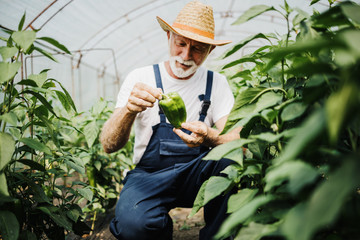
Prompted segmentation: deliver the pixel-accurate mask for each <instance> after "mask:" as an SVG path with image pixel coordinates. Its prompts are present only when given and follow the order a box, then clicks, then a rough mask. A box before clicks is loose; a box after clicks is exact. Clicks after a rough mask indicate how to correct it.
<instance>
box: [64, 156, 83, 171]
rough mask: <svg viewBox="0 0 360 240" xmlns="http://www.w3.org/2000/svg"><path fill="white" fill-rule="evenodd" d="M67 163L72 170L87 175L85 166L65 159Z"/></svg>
mask: <svg viewBox="0 0 360 240" xmlns="http://www.w3.org/2000/svg"><path fill="white" fill-rule="evenodd" d="M65 163H66V164H67V165H69V166H70V167H71V168H72V169H74V170H75V171H77V172H78V173H81V174H84V173H85V167H84V165H83V164H79V163H78V162H74V161H72V160H69V159H65Z"/></svg>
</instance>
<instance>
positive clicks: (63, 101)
mask: <svg viewBox="0 0 360 240" xmlns="http://www.w3.org/2000/svg"><path fill="white" fill-rule="evenodd" d="M55 93H56V96H57V98H58V99H59V100H60V102H61V105H63V107H64V109H65V110H66V111H67V112H69V110H70V109H71V105H70V104H69V102H68V100H67V96H66V95H65V94H64V93H63V92H61V91H57V90H55Z"/></svg>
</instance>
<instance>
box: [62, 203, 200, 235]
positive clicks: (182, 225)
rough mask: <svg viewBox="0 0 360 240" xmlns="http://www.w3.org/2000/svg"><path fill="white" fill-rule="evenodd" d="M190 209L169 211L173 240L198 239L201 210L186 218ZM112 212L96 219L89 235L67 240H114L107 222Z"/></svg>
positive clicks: (111, 216)
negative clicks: (172, 226) (172, 227)
mask: <svg viewBox="0 0 360 240" xmlns="http://www.w3.org/2000/svg"><path fill="white" fill-rule="evenodd" d="M190 212H191V208H175V209H173V210H171V211H170V213H169V214H170V216H171V218H172V219H173V225H174V233H173V240H196V239H198V238H199V231H200V229H201V228H202V227H203V226H204V225H205V223H204V219H203V211H202V209H201V210H200V211H199V212H198V213H197V214H195V216H193V217H192V218H188V215H189V214H190ZM113 216H114V214H113V211H110V212H109V213H107V214H104V215H101V216H99V217H98V218H97V221H96V223H95V226H94V231H93V232H92V233H91V234H89V235H84V236H82V237H80V236H71V235H69V236H68V237H67V239H68V240H80V239H85V240H95V239H96V240H116V239H115V238H114V237H113V235H112V234H111V233H110V231H109V222H110V220H111V219H112V218H113Z"/></svg>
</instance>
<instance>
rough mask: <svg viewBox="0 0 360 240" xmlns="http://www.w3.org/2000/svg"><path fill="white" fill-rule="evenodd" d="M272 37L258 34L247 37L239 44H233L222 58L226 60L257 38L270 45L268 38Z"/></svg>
mask: <svg viewBox="0 0 360 240" xmlns="http://www.w3.org/2000/svg"><path fill="white" fill-rule="evenodd" d="M270 37H272V36H270V35H265V34H263V33H258V34H255V35H253V36H249V37H247V38H245V39H243V40H242V41H241V42H239V43H237V44H235V45H234V46H233V47H232V48H230V49H229V50H227V51H226V52H225V53H224V55H223V56H222V58H227V57H229V56H230V55H232V54H234V53H235V52H237V51H239V50H240V49H241V48H242V47H244V46H245V45H246V44H248V43H249V42H251V41H253V40H255V39H258V38H262V39H266V40H268V41H269V42H270V43H271V41H270V40H269V38H270Z"/></svg>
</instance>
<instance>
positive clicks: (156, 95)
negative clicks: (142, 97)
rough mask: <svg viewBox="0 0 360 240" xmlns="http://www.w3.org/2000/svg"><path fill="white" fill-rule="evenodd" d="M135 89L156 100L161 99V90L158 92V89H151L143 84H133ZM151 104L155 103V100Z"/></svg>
mask: <svg viewBox="0 0 360 240" xmlns="http://www.w3.org/2000/svg"><path fill="white" fill-rule="evenodd" d="M135 87H136V88H138V89H139V90H141V91H145V92H147V93H149V94H150V95H151V96H152V97H154V98H156V99H161V94H162V92H161V90H159V88H153V87H151V86H149V85H147V84H145V83H137V84H135ZM153 102H155V100H154V101H153Z"/></svg>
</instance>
